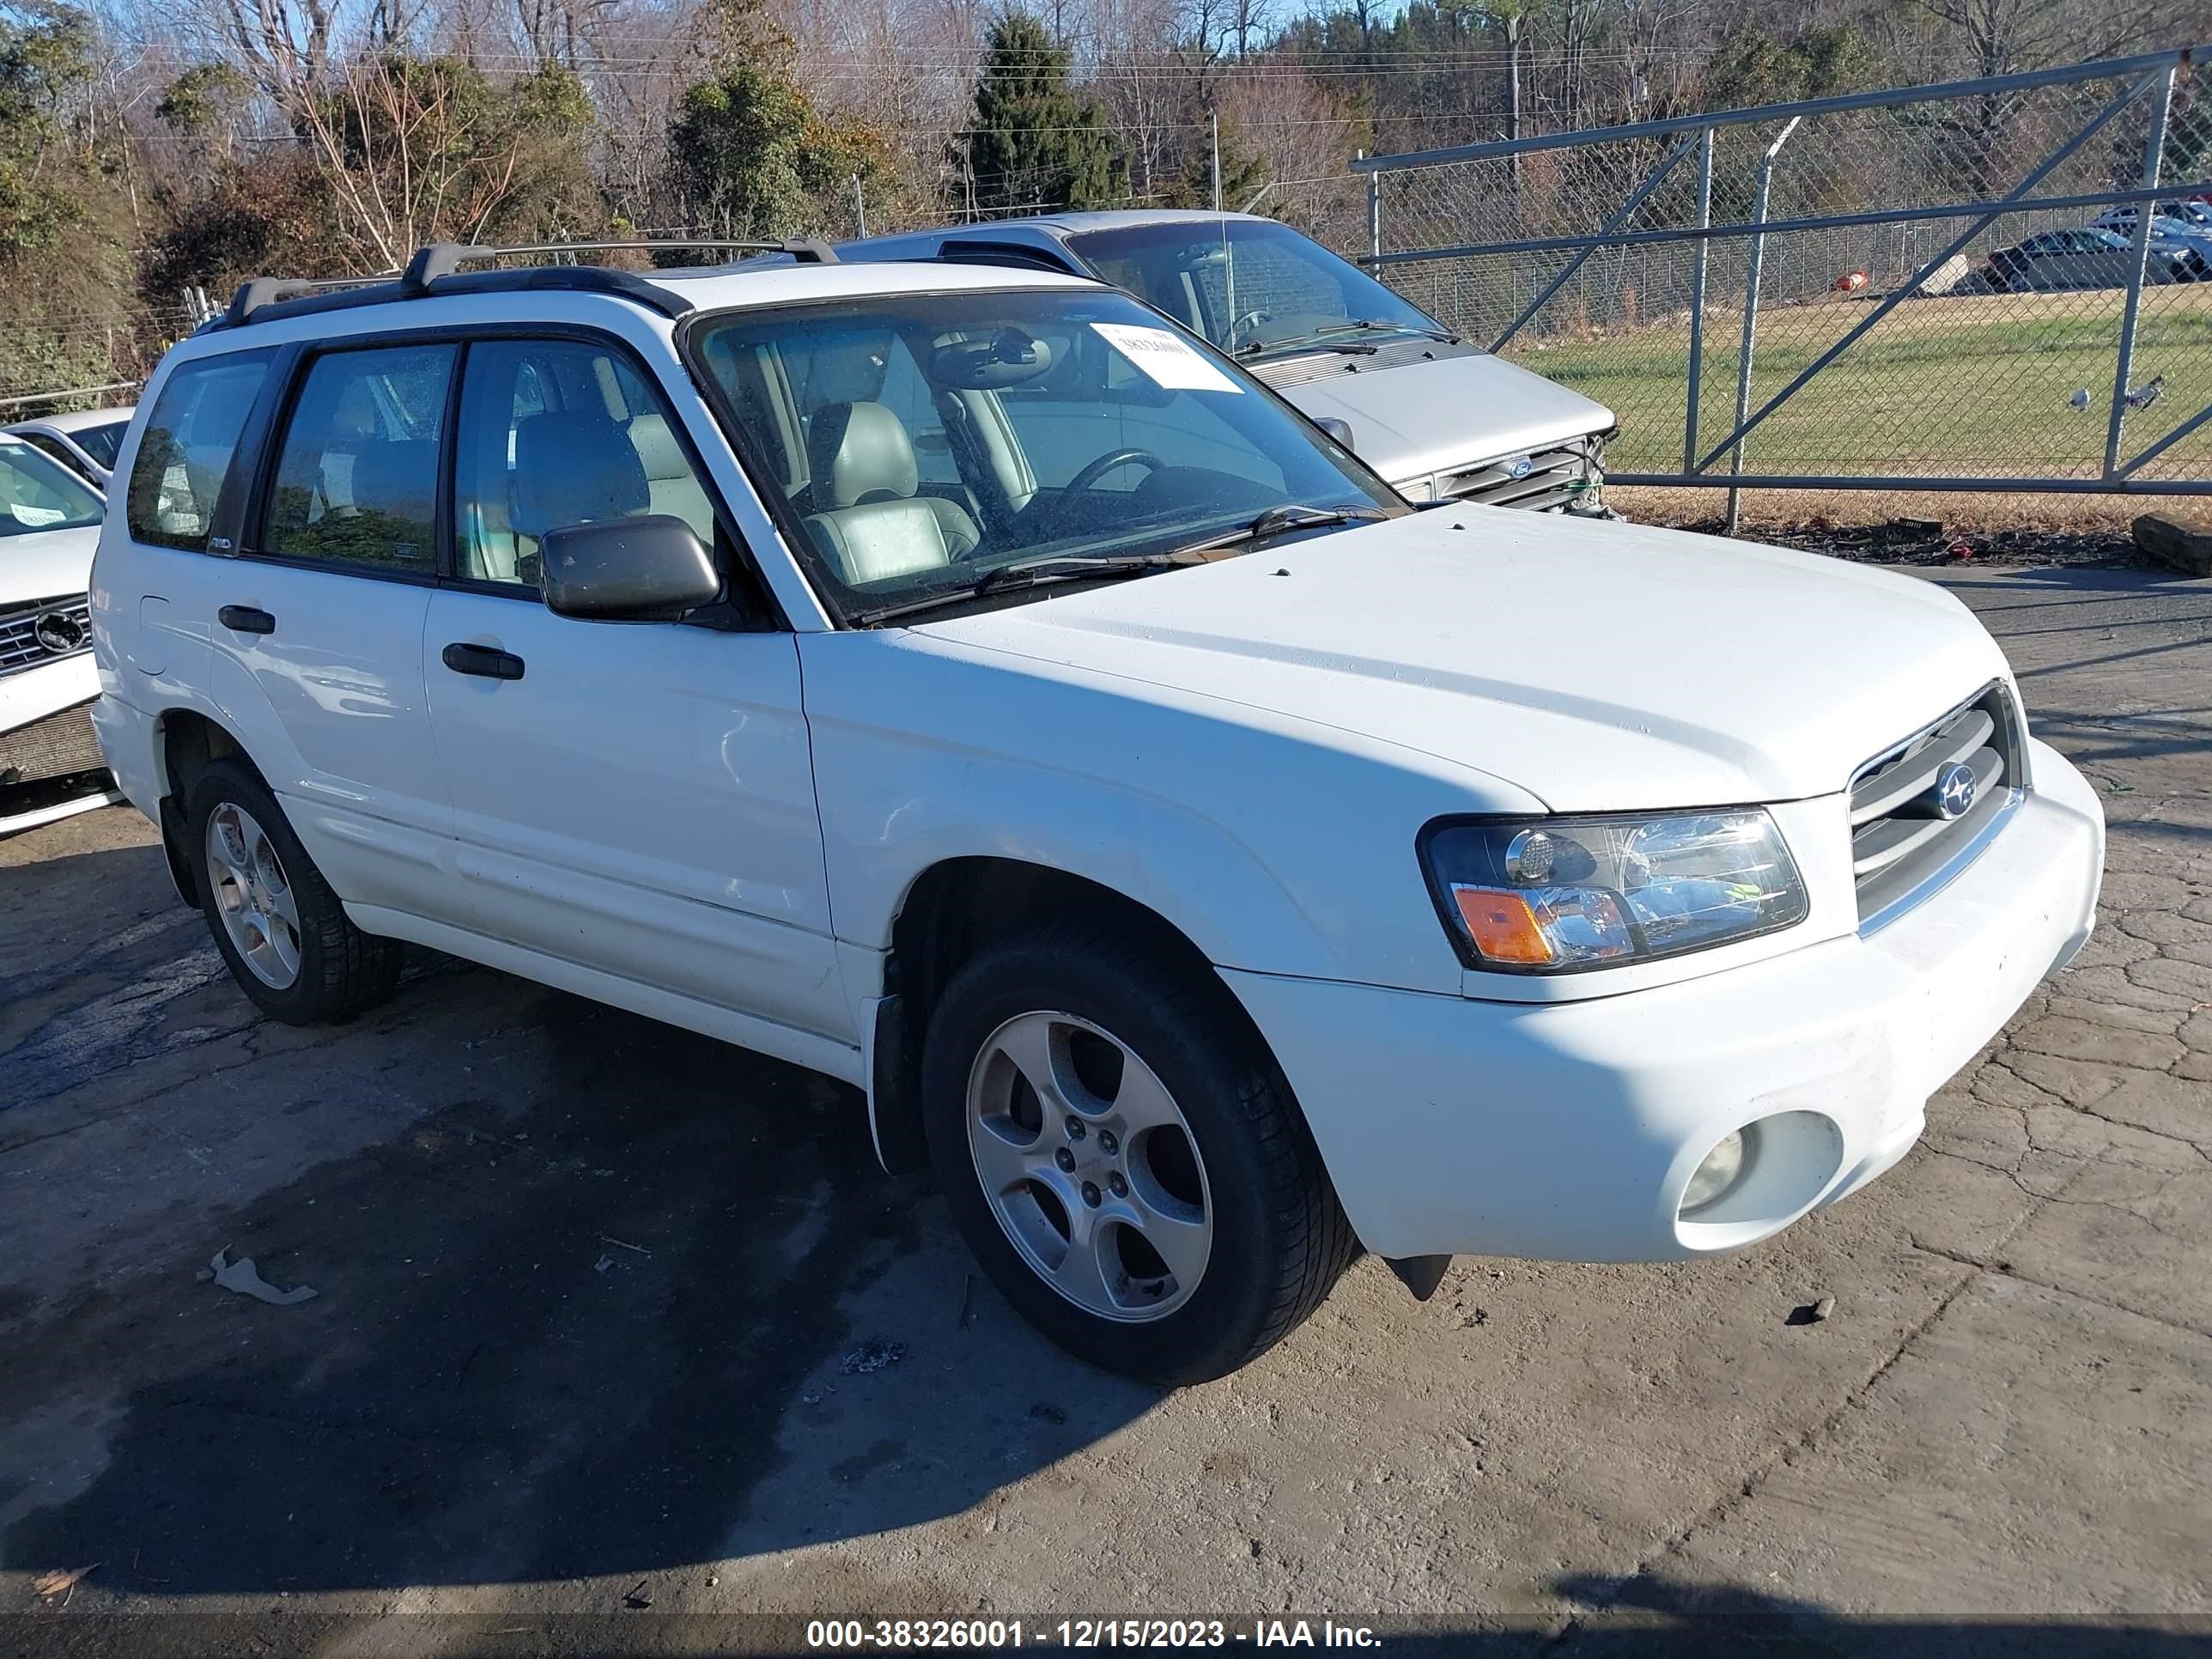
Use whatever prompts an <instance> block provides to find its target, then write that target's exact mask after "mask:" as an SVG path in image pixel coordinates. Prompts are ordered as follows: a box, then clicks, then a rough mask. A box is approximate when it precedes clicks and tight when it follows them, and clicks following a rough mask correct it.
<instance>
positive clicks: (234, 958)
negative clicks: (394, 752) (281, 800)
mask: <svg viewBox="0 0 2212 1659" xmlns="http://www.w3.org/2000/svg"><path fill="white" fill-rule="evenodd" d="M219 816H220V817H221V818H222V829H219V830H217V831H216V834H218V835H220V836H222V842H223V844H224V845H225V846H226V847H227V848H229V849H231V854H229V855H227V856H226V857H223V858H219V857H218V855H217V854H216V853H215V852H214V851H212V850H211V842H210V826H211V825H213V824H215V823H216V819H217V818H218V817H219ZM185 823H186V825H187V830H186V834H187V836H188V841H187V846H186V852H187V855H188V856H189V857H190V858H191V861H192V878H193V881H194V884H195V885H196V886H197V890H198V892H199V896H200V909H201V912H202V914H203V915H205V916H206V917H207V924H208V931H209V932H210V933H212V934H213V935H214V936H215V944H216V950H218V951H221V952H222V959H223V961H224V962H225V963H228V965H229V968H230V973H231V977H232V978H234V979H235V980H236V981H238V985H239V988H240V990H242V991H244V992H245V993H246V995H247V996H248V997H249V998H250V999H252V1002H253V1004H254V1006H256V1007H258V1008H259V1009H260V1010H261V1012H263V1013H264V1014H267V1015H268V1016H269V1017H270V1018H272V1019H279V1020H283V1022H284V1023H285V1024H288V1025H321V1024H331V1023H334V1022H337V1021H343V1020H348V1019H351V1018H354V1017H355V1016H356V1015H357V1014H360V1013H362V1012H364V1011H365V1010H367V1009H369V1008H373V1007H374V1006H376V1005H377V1004H378V1003H380V1002H382V1001H384V1000H386V998H387V997H389V996H390V995H391V994H392V988H393V987H395V986H396V985H398V982H399V970H400V968H401V967H402V965H403V964H404V961H405V957H406V951H405V947H404V945H401V944H400V942H399V941H398V940H397V939H379V938H377V937H375V936H374V935H373V934H369V933H362V931H361V929H360V928H358V927H355V926H354V925H353V923H352V922H350V921H348V920H347V919H346V914H345V909H344V907H343V905H342V904H340V903H339V902H338V896H337V894H336V893H333V892H332V891H331V886H330V884H329V883H328V882H326V881H325V880H324V879H323V872H321V871H319V870H318V869H317V868H316V867H315V863H314V860H313V859H311V858H309V857H308V856H307V848H304V847H302V846H301V844H300V838H299V837H298V836H295V834H293V832H292V826H291V823H289V821H288V820H287V819H286V817H284V813H283V809H282V808H281V807H279V806H278V805H276V797H275V796H274V795H272V794H270V792H269V787H268V785H266V784H264V782H262V781H261V780H260V778H259V777H258V775H255V773H254V772H253V770H252V769H251V768H250V767H247V766H245V765H243V764H241V763H239V762H238V761H235V760H218V761H213V762H210V763H209V765H208V767H207V768H206V769H205V770H204V771H203V772H202V773H201V774H200V775H199V776H198V777H197V779H195V780H194V781H193V783H192V787H191V794H190V796H189V798H188V799H187V801H186V803H185ZM241 832H242V833H241ZM264 842H265V843H266V847H267V849H268V852H269V854H270V858H269V859H268V860H264V859H263V858H261V856H260V847H261V844H262V843H264ZM249 868H250V869H251V870H252V880H251V881H249V880H247V879H246V877H245V875H244V873H243V872H244V871H245V870H246V869H249ZM257 923H258V925H256V924H257ZM257 938H258V939H261V940H263V941H264V944H263V945H260V946H258V947H256V946H254V945H253V943H252V942H253V940H254V939H257ZM288 947H289V948H288ZM287 969H289V973H288V972H287V971H286V970H287Z"/></svg>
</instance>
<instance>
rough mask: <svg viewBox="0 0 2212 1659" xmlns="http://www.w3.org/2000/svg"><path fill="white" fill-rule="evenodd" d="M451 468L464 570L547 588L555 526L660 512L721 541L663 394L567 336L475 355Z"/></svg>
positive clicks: (616, 360) (457, 549) (505, 343)
mask: <svg viewBox="0 0 2212 1659" xmlns="http://www.w3.org/2000/svg"><path fill="white" fill-rule="evenodd" d="M457 441H458V443H459V452H458V453H457V454H456V456H455V459H454V470H453V513H454V520H455V522H454V526H453V547H454V555H455V559H456V568H457V570H458V572H459V574H460V575H462V576H464V577H467V578H470V579H471V580H477V581H489V582H503V583H513V584H516V585H519V586H528V587H535V586H538V580H539V572H538V541H539V538H542V537H543V536H544V534H545V532H547V531H549V530H558V529H560V528H561V527H562V526H564V525H572V524H584V523H587V522H589V521H591V520H596V519H616V518H635V517H636V516H638V515H640V514H642V513H667V514H670V515H671V516H672V517H675V518H678V519H681V520H684V523H686V524H687V525H689V526H691V532H692V533H693V534H694V535H696V536H697V537H698V538H699V539H700V540H701V541H702V542H703V543H705V544H707V545H708V546H709V547H712V546H713V545H714V507H713V506H712V505H711V502H710V498H709V497H708V494H707V489H706V486H705V484H704V483H702V482H701V480H700V477H699V474H698V472H697V471H696V469H695V468H694V467H693V465H692V464H691V458H690V455H689V453H686V451H685V450H684V445H683V443H682V441H680V440H679V439H678V436H677V434H676V427H675V424H674V417H673V416H671V415H670V413H669V411H668V405H667V404H666V403H665V402H664V401H663V400H662V398H661V397H660V395H659V393H658V392H656V391H654V390H653V387H652V386H649V385H647V382H646V380H645V378H644V377H643V376H642V375H641V374H639V373H638V372H637V370H636V369H635V368H633V367H632V366H631V365H630V364H629V362H627V361H625V360H624V359H623V357H622V356H620V355H619V354H617V353H616V352H613V351H610V350H608V349H606V348H605V347H603V346H595V345H586V344H580V343H571V342H567V341H559V340H485V341H479V342H478V343H476V344H475V345H473V346H471V348H470V349H469V362H468V368H467V370H466V372H465V374H464V376H463V378H462V384H461V420H460V430H459V437H458V440H457Z"/></svg>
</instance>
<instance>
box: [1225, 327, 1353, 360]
mask: <svg viewBox="0 0 2212 1659" xmlns="http://www.w3.org/2000/svg"><path fill="white" fill-rule="evenodd" d="M1363 326H1364V325H1363ZM1328 332H1329V331H1328V330H1327V329H1316V330H1315V331H1313V332H1311V333H1310V334H1285V335H1284V336H1283V337H1282V338H1280V339H1279V340H1247V341H1246V342H1245V343H1243V345H1241V346H1238V347H1237V356H1240V357H1255V356H1258V355H1259V354H1260V353H1261V352H1263V351H1289V350H1291V349H1295V348H1296V347H1298V346H1310V345H1318V344H1320V343H1321V337H1322V335H1323V334H1326V333H1328ZM1335 349H1336V350H1339V351H1356V352H1358V354H1359V355H1360V356H1363V357H1371V356H1374V355H1375V354H1376V352H1378V351H1380V350H1381V349H1383V348H1382V347H1380V346H1371V345H1367V344H1364V343H1362V344H1359V345H1341V344H1340V345H1338V346H1337V347H1336V348H1335Z"/></svg>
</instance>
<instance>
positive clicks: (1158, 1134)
mask: <svg viewBox="0 0 2212 1659" xmlns="http://www.w3.org/2000/svg"><path fill="white" fill-rule="evenodd" d="M967 1121H968V1146H969V1152H970V1154H971V1155H972V1157H973V1158H974V1160H975V1174H976V1176H977V1178H978V1179H979V1180H980V1181H981V1183H982V1187H983V1194H984V1196H985V1197H986V1198H987V1200H989V1202H990V1205H991V1210H992V1213H993V1214H994V1215H995V1216H996V1217H997V1218H998V1221H999V1225H1000V1227H1001V1228H1002V1229H1004V1230H1005V1231H1006V1237H1007V1238H1008V1239H1009V1240H1011V1241H1012V1243H1013V1246H1014V1248H1015V1249H1016V1250H1017V1251H1018V1252H1019V1253H1020V1255H1021V1256H1022V1259H1023V1260H1024V1261H1026V1262H1027V1263H1028V1264H1029V1266H1030V1268H1031V1269H1032V1270H1034V1271H1035V1272H1036V1274H1037V1276H1038V1277H1039V1278H1041V1279H1043V1280H1044V1281H1045V1283H1046V1284H1048V1285H1051V1286H1052V1287H1053V1289H1054V1290H1055V1291H1059V1292H1060V1295H1062V1296H1064V1297H1066V1298H1067V1299H1068V1300H1069V1301H1070V1302H1072V1303H1073V1304H1075V1305H1076V1306H1077V1307H1079V1308H1080V1309H1082V1310H1084V1311H1085V1312H1086V1313H1091V1314H1095V1315H1097V1316H1100V1317H1101V1318H1104V1319H1110V1320H1115V1321H1119V1322H1124V1323H1137V1322H1145V1321H1149V1320H1154V1319H1159V1318H1164V1317H1165V1316H1167V1315H1169V1314H1170V1313H1172V1312H1174V1311H1175V1310H1176V1309H1177V1308H1179V1307H1181V1306H1182V1305H1183V1304H1185V1303H1186V1302H1188V1300H1189V1299H1190V1297H1191V1295H1192V1293H1193V1292H1194V1291H1196V1290H1197V1288H1198V1285H1199V1281H1200V1279H1201V1278H1202V1277H1203V1276H1204V1275H1205V1273H1206V1263H1207V1261H1208V1260H1209V1259H1210V1258H1211V1257H1212V1251H1213V1204H1212V1191H1211V1189H1210V1188H1209V1187H1208V1185H1207V1182H1206V1164H1205V1162H1204V1160H1203V1159H1201V1158H1200V1156H1199V1152H1198V1143H1197V1140H1196V1139H1195V1138H1194V1136H1193V1135H1192V1133H1191V1131H1190V1125H1189V1123H1188V1121H1186V1120H1185V1119H1184V1117H1183V1115H1182V1109H1180V1108H1179V1107H1177V1106H1176V1103H1175V1098H1174V1097H1173V1096H1172V1095H1171V1094H1170V1092H1169V1091H1168V1089H1167V1087H1166V1085H1164V1084H1163V1083H1162V1082H1161V1081H1160V1079H1159V1078H1158V1076H1157V1075H1156V1074H1155V1073H1153V1071H1152V1068H1151V1067H1150V1066H1146V1064H1145V1062H1144V1061H1143V1060H1141V1059H1139V1057H1138V1055H1137V1054H1136V1052H1135V1050H1133V1049H1132V1048H1130V1047H1129V1046H1128V1044H1127V1043H1126V1042H1122V1041H1121V1039H1119V1038H1118V1037H1116V1036H1114V1035H1113V1034H1112V1033H1110V1032H1109V1031H1107V1030H1103V1029H1102V1028H1101V1027H1099V1026H1097V1025H1094V1024H1091V1022H1090V1021H1088V1020H1085V1019H1080V1018H1077V1017H1076V1016H1075V1015H1073V1014H1067V1013H1057V1012H1036V1013H1027V1014H1022V1015H1018V1016H1017V1017H1016V1018H1012V1019H1010V1020H1008V1021H1007V1022H1006V1024H1003V1025H1001V1026H1000V1027H999V1029H998V1030H995V1031H994V1032H993V1033H992V1034H991V1036H989V1038H988V1039H987V1040H986V1041H985V1042H984V1043H983V1045H982V1048H981V1050H980V1051H979V1052H978V1054H976V1057H975V1065H974V1066H973V1067H972V1069H971V1070H970V1072H969V1082H968V1110H967Z"/></svg>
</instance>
